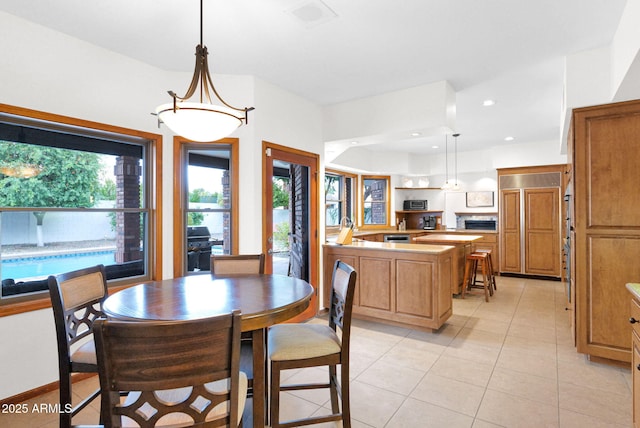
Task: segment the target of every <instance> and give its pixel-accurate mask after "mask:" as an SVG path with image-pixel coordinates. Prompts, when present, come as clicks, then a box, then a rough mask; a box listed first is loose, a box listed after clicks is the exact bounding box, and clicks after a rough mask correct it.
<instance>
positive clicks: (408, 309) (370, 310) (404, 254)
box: [323, 240, 455, 331]
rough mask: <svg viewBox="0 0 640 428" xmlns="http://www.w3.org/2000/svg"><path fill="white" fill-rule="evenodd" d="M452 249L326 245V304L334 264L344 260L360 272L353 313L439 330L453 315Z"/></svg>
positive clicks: (363, 243)
mask: <svg viewBox="0 0 640 428" xmlns="http://www.w3.org/2000/svg"><path fill="white" fill-rule="evenodd" d="M454 248H455V247H453V246H450V245H426V244H400V243H388V242H368V241H359V240H354V242H353V243H352V244H351V245H337V244H325V245H324V246H323V257H324V285H323V291H324V306H325V307H329V306H330V305H329V299H330V298H331V277H332V271H333V265H334V264H335V261H336V260H342V261H343V262H345V263H348V264H349V265H351V266H353V267H354V269H355V270H356V272H357V273H358V275H357V280H356V292H355V298H354V304H353V316H354V317H356V318H365V319H372V320H376V321H381V322H386V323H390V324H397V325H403V326H411V327H414V328H416V327H417V328H419V329H422V330H428V331H432V330H437V329H439V328H440V327H441V326H442V324H444V322H445V321H446V320H447V319H448V318H449V317H450V316H451V314H452V286H453V280H452V279H453V278H452V274H453V268H452V267H453V256H454Z"/></svg>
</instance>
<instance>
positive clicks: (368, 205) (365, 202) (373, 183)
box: [361, 175, 390, 227]
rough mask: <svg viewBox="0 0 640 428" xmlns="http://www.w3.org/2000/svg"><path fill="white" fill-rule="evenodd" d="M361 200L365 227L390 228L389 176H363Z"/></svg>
mask: <svg viewBox="0 0 640 428" xmlns="http://www.w3.org/2000/svg"><path fill="white" fill-rule="evenodd" d="M361 198H362V205H361V206H362V211H361V215H362V219H363V220H362V224H363V226H365V227H366V226H372V227H374V226H388V224H389V203H390V199H389V176H368V175H363V176H362V187H361Z"/></svg>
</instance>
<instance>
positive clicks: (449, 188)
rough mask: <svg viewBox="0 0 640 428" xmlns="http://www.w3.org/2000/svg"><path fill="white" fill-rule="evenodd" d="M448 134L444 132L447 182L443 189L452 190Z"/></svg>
mask: <svg viewBox="0 0 640 428" xmlns="http://www.w3.org/2000/svg"><path fill="white" fill-rule="evenodd" d="M447 137H448V134H444V171H445V182H444V184H443V185H442V187H441V189H442V190H451V183H449V141H448V138H447Z"/></svg>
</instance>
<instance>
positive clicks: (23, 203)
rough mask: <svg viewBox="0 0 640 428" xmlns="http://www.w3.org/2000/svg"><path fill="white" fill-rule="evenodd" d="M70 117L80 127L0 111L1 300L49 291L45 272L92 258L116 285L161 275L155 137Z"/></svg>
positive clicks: (91, 262) (82, 263) (56, 271)
mask: <svg viewBox="0 0 640 428" xmlns="http://www.w3.org/2000/svg"><path fill="white" fill-rule="evenodd" d="M26 112H28V111H26ZM42 116H43V114H40V115H39V116H38V117H40V118H41V117H42ZM45 116H47V115H45ZM48 117H50V118H51V119H56V118H58V117H57V116H54V115H48ZM64 119H66V120H70V121H74V122H75V123H74V126H71V125H70V124H68V123H65V122H58V121H55V120H46V121H45V120H35V119H31V118H30V117H28V116H27V117H24V116H16V115H11V114H3V113H2V112H1V111H0V236H1V238H0V255H1V256H2V263H1V265H0V275H1V277H2V293H1V299H2V304H7V303H8V302H12V301H19V300H25V299H19V298H20V297H25V296H29V297H30V298H35V297H44V295H46V293H48V287H47V281H46V279H47V277H48V276H49V275H55V274H59V273H63V272H68V271H72V270H76V269H80V268H84V267H88V266H92V265H96V264H104V265H105V269H106V272H107V279H108V280H109V281H110V283H111V284H113V283H123V282H126V281H127V279H132V278H136V279H144V278H152V277H153V276H154V274H155V272H153V271H152V269H153V263H152V262H153V260H154V257H153V255H154V254H156V252H155V250H154V245H155V241H154V240H153V239H152V236H153V234H152V233H150V231H151V230H156V227H155V225H154V224H153V221H154V218H155V217H154V216H153V215H152V211H151V206H150V203H149V201H150V200H151V194H152V191H153V189H152V187H151V185H150V183H151V182H152V181H154V180H152V179H151V176H150V165H151V164H152V163H151V162H150V159H149V158H150V153H152V148H153V147H154V145H153V143H152V141H154V140H150V139H145V138H141V137H138V136H133V135H128V134H120V133H114V132H104V131H102V130H99V129H95V128H93V129H89V128H83V127H81V126H77V123H80V124H83V123H84V122H82V121H78V120H73V119H69V118H64ZM91 125H97V124H91ZM105 128H107V126H106V125H105ZM112 129H114V128H111V127H109V131H111V130H112ZM105 131H106V129H105ZM135 134H136V135H140V134H141V133H139V132H136V133H135Z"/></svg>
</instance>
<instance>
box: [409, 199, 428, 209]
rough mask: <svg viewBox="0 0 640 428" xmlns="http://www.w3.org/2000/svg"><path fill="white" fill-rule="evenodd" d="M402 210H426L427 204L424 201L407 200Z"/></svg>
mask: <svg viewBox="0 0 640 428" xmlns="http://www.w3.org/2000/svg"><path fill="white" fill-rule="evenodd" d="M402 209H403V210H405V211H407V210H428V209H429V202H428V201H427V200H426V199H408V200H405V201H404V203H403V204H402Z"/></svg>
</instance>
